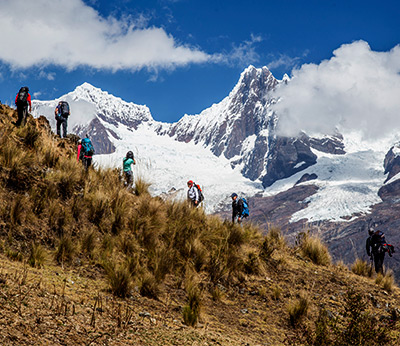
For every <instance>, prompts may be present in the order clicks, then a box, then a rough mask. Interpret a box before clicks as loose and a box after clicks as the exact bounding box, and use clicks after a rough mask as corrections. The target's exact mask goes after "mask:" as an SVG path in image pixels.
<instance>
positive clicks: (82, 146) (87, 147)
mask: <svg viewBox="0 0 400 346" xmlns="http://www.w3.org/2000/svg"><path fill="white" fill-rule="evenodd" d="M93 155H94V147H93V144H92V141H91V140H90V139H89V137H88V135H86V138H84V139H81V140H79V141H78V155H77V161H78V162H79V160H81V161H82V164H83V167H85V169H86V170H88V169H89V167H90V166H91V165H92V156H93Z"/></svg>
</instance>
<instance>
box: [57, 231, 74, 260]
mask: <svg viewBox="0 0 400 346" xmlns="http://www.w3.org/2000/svg"><path fill="white" fill-rule="evenodd" d="M76 251H77V249H76V247H75V245H74V243H73V241H72V240H71V238H70V237H68V236H63V237H61V238H60V240H59V242H58V246H57V248H56V251H55V253H54V259H55V260H56V261H57V262H58V263H59V264H64V263H68V262H71V261H72V259H73V258H74V256H75V253H76Z"/></svg>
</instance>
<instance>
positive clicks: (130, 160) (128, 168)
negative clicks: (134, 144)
mask: <svg viewBox="0 0 400 346" xmlns="http://www.w3.org/2000/svg"><path fill="white" fill-rule="evenodd" d="M122 165H123V170H124V174H125V181H126V182H125V185H126V186H127V187H131V186H132V184H133V172H132V165H136V161H135V158H134V156H133V152H132V151H128V152H127V153H126V156H125V157H124V159H123V162H122Z"/></svg>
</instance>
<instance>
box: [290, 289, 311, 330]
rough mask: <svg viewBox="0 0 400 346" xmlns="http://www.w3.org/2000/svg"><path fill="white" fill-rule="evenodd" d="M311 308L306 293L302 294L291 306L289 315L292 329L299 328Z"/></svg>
mask: <svg viewBox="0 0 400 346" xmlns="http://www.w3.org/2000/svg"><path fill="white" fill-rule="evenodd" d="M309 307H310V300H309V298H308V297H307V296H306V295H305V294H304V293H301V294H300V297H299V298H298V299H297V300H295V301H293V302H292V303H290V304H289V306H288V313H289V320H290V324H291V326H292V327H296V326H298V325H299V323H300V322H301V321H302V319H303V318H304V317H305V316H307V313H308V308H309Z"/></svg>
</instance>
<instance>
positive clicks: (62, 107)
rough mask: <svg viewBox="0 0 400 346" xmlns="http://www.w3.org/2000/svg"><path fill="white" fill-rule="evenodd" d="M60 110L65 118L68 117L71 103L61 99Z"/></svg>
mask: <svg viewBox="0 0 400 346" xmlns="http://www.w3.org/2000/svg"><path fill="white" fill-rule="evenodd" d="M58 112H59V114H60V115H62V116H63V117H64V118H67V117H68V115H69V104H68V102H67V101H61V102H60V104H59V105H58Z"/></svg>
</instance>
